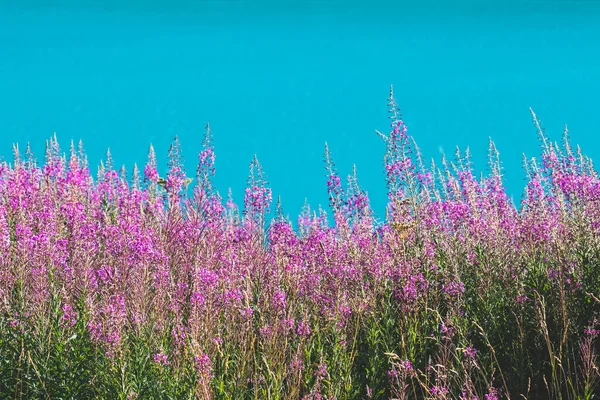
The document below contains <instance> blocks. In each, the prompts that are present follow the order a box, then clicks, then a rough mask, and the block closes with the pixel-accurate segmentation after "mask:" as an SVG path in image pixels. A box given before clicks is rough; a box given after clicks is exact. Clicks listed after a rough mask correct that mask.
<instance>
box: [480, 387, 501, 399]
mask: <svg viewBox="0 0 600 400" xmlns="http://www.w3.org/2000/svg"><path fill="white" fill-rule="evenodd" d="M499 398H500V397H499V396H498V391H497V390H496V389H495V388H491V389H490V390H489V392H488V393H487V394H486V395H485V396H484V399H485V400H499Z"/></svg>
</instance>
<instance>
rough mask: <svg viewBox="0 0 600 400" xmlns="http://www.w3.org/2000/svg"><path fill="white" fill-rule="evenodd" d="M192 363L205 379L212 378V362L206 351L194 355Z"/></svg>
mask: <svg viewBox="0 0 600 400" xmlns="http://www.w3.org/2000/svg"><path fill="white" fill-rule="evenodd" d="M194 364H195V366H196V370H197V371H198V373H199V374H200V375H201V376H203V377H204V378H206V379H209V380H210V379H212V378H213V373H212V362H211V360H210V357H209V356H208V354H206V353H201V354H200V355H198V356H194Z"/></svg>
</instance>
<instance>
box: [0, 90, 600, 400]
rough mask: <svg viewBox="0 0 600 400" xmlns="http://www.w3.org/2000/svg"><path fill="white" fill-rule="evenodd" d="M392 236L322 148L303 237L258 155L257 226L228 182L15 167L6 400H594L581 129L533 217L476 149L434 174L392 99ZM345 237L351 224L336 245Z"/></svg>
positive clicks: (596, 301) (109, 166)
mask: <svg viewBox="0 0 600 400" xmlns="http://www.w3.org/2000/svg"><path fill="white" fill-rule="evenodd" d="M389 105H390V113H391V115H390V117H391V129H390V133H389V134H388V135H383V134H381V133H380V136H381V137H382V139H384V142H385V144H386V146H387V147H386V152H385V158H384V163H385V171H386V177H387V191H388V195H389V204H388V207H387V216H386V220H385V221H383V222H379V221H377V220H376V219H375V218H374V217H373V214H372V212H371V209H370V207H369V200H368V196H367V195H366V193H365V192H364V191H363V190H361V188H360V186H359V183H358V181H357V178H356V173H354V174H353V175H352V176H349V177H348V183H347V185H342V184H341V178H340V176H339V175H338V174H337V172H336V169H335V166H334V163H333V161H332V157H331V154H330V152H329V150H328V149H327V148H326V153H325V163H326V167H327V171H328V172H327V190H328V193H329V197H330V209H331V213H332V218H328V216H327V215H326V213H325V211H323V210H321V209H319V210H318V212H313V211H311V210H310V208H309V207H308V206H306V208H305V210H304V211H303V212H302V214H301V215H300V216H299V218H298V221H297V223H298V228H297V230H293V229H292V226H291V223H290V222H289V220H288V219H286V217H285V216H284V214H283V211H282V209H281V204H277V205H276V209H275V210H274V211H275V217H274V218H273V219H272V220H267V217H266V215H267V213H268V211H269V207H271V203H272V198H271V190H270V189H269V188H268V187H267V186H266V181H265V178H264V175H263V172H262V170H261V167H260V165H259V163H258V161H257V159H256V158H254V160H253V161H252V163H251V164H250V170H251V171H250V177H249V181H248V187H247V189H246V193H245V197H244V207H243V210H242V212H239V211H238V208H237V206H236V205H235V203H234V202H233V201H232V200H231V199H229V201H226V202H224V201H222V199H221V197H220V196H219V194H218V192H217V191H216V190H215V189H214V187H213V186H212V183H211V178H212V176H213V175H214V172H215V170H214V157H215V156H214V152H213V146H212V139H211V133H210V130H209V129H208V128H207V131H206V136H205V140H204V143H203V149H202V150H201V152H200V154H199V157H198V169H197V174H196V178H195V180H194V181H193V182H194V183H193V184H191V183H190V180H189V179H187V178H186V176H185V174H184V171H183V169H182V160H181V158H180V154H179V143H178V141H177V139H176V140H175V141H174V143H173V145H172V146H171V151H170V154H169V155H170V164H169V172H168V174H167V175H166V178H165V179H162V178H159V176H158V174H157V166H156V158H155V155H154V151H153V149H152V148H151V149H150V154H149V157H148V163H147V165H146V166H145V168H144V170H143V173H140V172H139V171H138V169H137V168H134V170H133V176H130V175H128V174H127V173H126V171H125V169H124V168H122V169H121V170H120V171H117V170H115V169H114V165H113V162H112V160H111V158H110V155H107V158H106V160H105V161H104V162H103V163H101V165H100V167H99V169H98V174H97V178H96V179H93V178H92V177H91V175H90V171H89V168H88V165H87V161H86V156H85V154H84V152H83V149H82V147H81V145H80V146H79V148H75V146H73V145H72V146H71V150H70V155H69V156H66V155H64V154H63V153H62V152H61V151H60V149H59V146H58V143H57V141H56V138H53V139H51V140H49V142H48V144H47V154H46V157H45V163H44V165H43V166H41V167H39V166H38V165H37V164H36V161H35V159H34V157H33V155H32V154H31V152H30V151H27V152H26V154H24V155H22V154H20V152H19V149H18V147H15V151H14V160H13V161H12V163H10V164H8V163H0V398H7V399H9V398H10V399H37V398H40V399H42V398H43V399H50V398H51V399H87V398H115V399H134V398H139V399H167V398H173V399H186V398H201V399H211V398H214V399H251V398H252V399H298V398H303V399H334V398H335V399H371V398H372V399H383V398H397V399H420V398H427V399H445V398H452V399H455V398H457V399H458V398H460V399H487V400H492V399H499V398H513V399H518V398H532V399H534V398H552V399H591V398H594V393H595V392H596V391H597V385H598V379H599V371H598V360H597V352H598V338H597V337H598V334H599V333H600V326H599V324H598V317H599V311H600V241H599V239H600V179H599V177H598V175H597V173H596V171H595V170H594V168H593V165H592V162H591V160H590V159H588V158H587V157H585V156H584V155H582V153H581V151H580V150H579V148H577V149H573V148H572V147H571V145H570V143H569V138H568V131H567V130H566V129H565V133H564V141H563V143H562V144H561V145H560V146H559V145H558V144H556V143H553V142H550V141H549V140H548V139H547V138H546V136H545V134H544V132H543V130H542V128H541V126H540V123H539V121H538V119H537V118H536V116H535V114H533V113H532V115H533V119H534V123H535V126H536V129H537V131H538V135H539V138H540V143H541V148H542V157H541V159H540V160H536V159H531V160H528V159H526V160H525V161H524V165H525V169H526V173H527V178H528V181H527V186H526V188H525V190H524V194H523V200H522V203H521V204H519V205H518V206H517V205H515V204H513V203H512V202H511V201H510V200H509V198H508V197H507V195H506V192H505V188H504V187H503V182H502V171H501V166H500V161H499V160H498V153H497V151H496V149H495V147H494V144H493V143H491V142H490V154H489V156H490V157H489V173H488V175H487V176H485V177H481V178H476V177H475V176H474V172H473V171H472V169H471V166H470V162H469V155H468V152H467V154H465V155H461V154H459V153H457V154H456V157H455V160H454V161H453V162H449V161H446V160H442V164H441V166H440V167H437V166H436V165H435V164H432V165H431V167H426V166H425V165H424V164H423V162H422V160H421V156H420V154H419V152H418V149H417V147H416V145H415V143H414V142H413V141H412V139H411V138H410V137H409V136H408V134H407V130H406V126H405V124H404V123H403V121H402V119H401V117H400V114H399V111H398V109H397V106H396V103H395V101H394V97H393V93H391V94H390V99H389ZM330 221H333V226H330V225H331V224H330Z"/></svg>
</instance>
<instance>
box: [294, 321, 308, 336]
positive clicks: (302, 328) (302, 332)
mask: <svg viewBox="0 0 600 400" xmlns="http://www.w3.org/2000/svg"><path fill="white" fill-rule="evenodd" d="M296 334H297V335H298V336H309V335H310V326H309V325H308V322H306V321H304V320H302V321H300V322H298V328H297V329H296Z"/></svg>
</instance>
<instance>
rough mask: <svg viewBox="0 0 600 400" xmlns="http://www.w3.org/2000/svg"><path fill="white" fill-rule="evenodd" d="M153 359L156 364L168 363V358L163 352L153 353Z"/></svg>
mask: <svg viewBox="0 0 600 400" xmlns="http://www.w3.org/2000/svg"><path fill="white" fill-rule="evenodd" d="M153 360H154V363H156V364H160V365H169V358H168V357H167V355H166V354H165V353H163V352H160V353H156V354H154V357H153Z"/></svg>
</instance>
